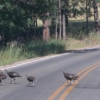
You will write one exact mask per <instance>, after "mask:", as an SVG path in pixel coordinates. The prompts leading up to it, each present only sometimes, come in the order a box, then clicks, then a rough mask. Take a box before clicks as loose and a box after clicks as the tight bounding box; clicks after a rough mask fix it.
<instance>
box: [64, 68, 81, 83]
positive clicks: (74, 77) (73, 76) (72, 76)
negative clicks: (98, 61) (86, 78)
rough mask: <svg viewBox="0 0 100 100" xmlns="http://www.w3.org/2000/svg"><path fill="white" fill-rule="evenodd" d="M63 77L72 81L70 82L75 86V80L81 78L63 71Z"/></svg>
mask: <svg viewBox="0 0 100 100" xmlns="http://www.w3.org/2000/svg"><path fill="white" fill-rule="evenodd" d="M63 75H64V77H65V78H66V79H67V82H68V80H70V82H71V83H72V84H73V80H78V78H79V76H77V75H75V74H70V73H67V72H65V71H64V69H63Z"/></svg>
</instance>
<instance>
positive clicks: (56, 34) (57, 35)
mask: <svg viewBox="0 0 100 100" xmlns="http://www.w3.org/2000/svg"><path fill="white" fill-rule="evenodd" d="M57 27H58V26H57V19H56V26H55V33H56V40H57V39H58V32H57Z"/></svg>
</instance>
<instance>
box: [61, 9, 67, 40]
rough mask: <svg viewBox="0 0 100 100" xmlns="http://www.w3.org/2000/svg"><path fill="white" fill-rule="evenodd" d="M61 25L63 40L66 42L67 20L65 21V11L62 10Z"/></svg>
mask: <svg viewBox="0 0 100 100" xmlns="http://www.w3.org/2000/svg"><path fill="white" fill-rule="evenodd" d="M61 12H62V13H61V23H62V24H61V25H62V31H61V34H62V39H63V40H64V41H65V40H66V24H65V22H66V20H65V11H64V10H62V11H61Z"/></svg>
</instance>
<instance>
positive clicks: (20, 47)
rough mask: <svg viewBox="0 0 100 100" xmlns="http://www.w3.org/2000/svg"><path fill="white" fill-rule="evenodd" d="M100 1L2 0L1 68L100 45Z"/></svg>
mask: <svg viewBox="0 0 100 100" xmlns="http://www.w3.org/2000/svg"><path fill="white" fill-rule="evenodd" d="M99 2H100V0H17V1H16V0H0V66H2V65H7V64H12V63H14V62H17V61H22V60H25V59H30V58H36V57H41V56H46V55H51V54H58V53H63V52H68V51H70V50H76V49H79V48H84V47H91V46H95V45H99V44H100V22H99V15H100V14H99V12H100V3H99Z"/></svg>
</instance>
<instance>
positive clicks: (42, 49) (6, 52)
mask: <svg viewBox="0 0 100 100" xmlns="http://www.w3.org/2000/svg"><path fill="white" fill-rule="evenodd" d="M83 26H85V22H82V21H70V22H69V30H68V32H67V40H66V42H65V43H64V42H63V41H60V40H55V39H51V40H50V41H48V42H46V41H42V40H39V39H37V41H36V40H34V41H30V42H28V43H27V44H24V45H23V46H17V45H15V46H14V47H12V46H7V47H6V48H5V49H4V48H3V49H0V66H3V65H8V64H13V63H15V62H18V61H23V60H26V59H31V58H36V57H42V56H46V55H51V54H59V53H63V52H65V51H67V50H76V49H80V48H84V47H92V46H95V45H99V44H100V34H96V33H95V32H94V24H93V22H92V21H90V22H89V34H87V33H86V29H85V30H84V31H83V30H82V27H83ZM39 30H40V28H39ZM41 30H42V29H41ZM37 32H38V31H37ZM39 34H40V33H39Z"/></svg>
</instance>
